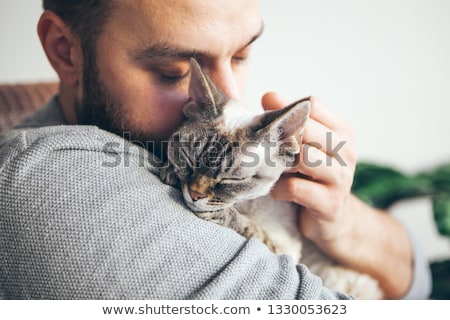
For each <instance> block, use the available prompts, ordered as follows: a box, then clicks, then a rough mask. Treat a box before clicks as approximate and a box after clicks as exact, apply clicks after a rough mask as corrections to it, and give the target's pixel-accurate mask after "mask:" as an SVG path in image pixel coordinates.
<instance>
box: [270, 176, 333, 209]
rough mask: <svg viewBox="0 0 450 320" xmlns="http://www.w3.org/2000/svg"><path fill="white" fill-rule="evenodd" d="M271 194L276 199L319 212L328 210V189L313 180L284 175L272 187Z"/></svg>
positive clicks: (329, 196) (329, 197)
mask: <svg viewBox="0 0 450 320" xmlns="http://www.w3.org/2000/svg"><path fill="white" fill-rule="evenodd" d="M271 195H272V196H273V197H274V198H275V199H277V200H284V201H291V202H294V203H297V204H299V205H301V206H304V207H305V208H307V209H309V210H312V211H316V212H319V213H324V212H330V211H331V205H330V207H328V204H329V203H330V204H331V201H330V199H331V198H332V197H331V195H330V191H329V189H328V188H327V187H326V186H324V185H322V184H320V183H317V182H315V181H311V180H307V179H302V178H298V177H296V176H293V175H284V176H282V177H281V178H280V180H278V182H277V183H276V185H275V187H274V188H273V189H272V192H271Z"/></svg>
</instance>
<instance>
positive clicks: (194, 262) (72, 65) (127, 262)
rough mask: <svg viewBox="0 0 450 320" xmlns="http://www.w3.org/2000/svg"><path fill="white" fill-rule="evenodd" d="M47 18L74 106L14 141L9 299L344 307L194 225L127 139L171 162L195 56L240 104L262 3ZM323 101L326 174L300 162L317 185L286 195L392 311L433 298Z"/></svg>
mask: <svg viewBox="0 0 450 320" xmlns="http://www.w3.org/2000/svg"><path fill="white" fill-rule="evenodd" d="M44 7H45V8H46V9H48V10H47V11H45V12H44V13H43V14H42V16H41V19H40V21H39V24H38V33H39V37H40V39H41V42H42V45H43V48H44V50H45V53H46V54H47V57H48V59H49V61H50V63H51V65H52V66H53V68H54V69H55V71H56V72H57V74H58V76H59V79H60V83H61V85H60V92H59V94H58V96H57V97H56V98H55V99H53V100H52V101H51V102H50V103H49V104H48V105H47V106H46V107H45V108H44V109H42V110H41V111H40V112H39V113H38V114H36V115H35V116H33V117H32V118H30V119H29V120H28V121H26V122H25V123H23V124H22V125H21V126H19V127H18V128H17V129H16V130H13V131H11V132H8V133H7V134H6V135H4V136H3V137H2V139H1V140H0V148H1V156H0V174H1V178H0V193H1V198H2V209H1V220H0V221H1V224H0V228H1V231H0V241H1V244H0V248H1V249H0V250H1V257H2V259H0V260H1V262H0V266H1V268H0V270H2V272H1V275H0V279H1V282H0V296H2V297H4V298H46V299H53V298H57V299H73V298H78V299H90V298H107V299H117V298H126V299H135V298H139V299H149V298H152V299H179V298H188V299H200V298H213V299H222V298H223V299H240V298H250V299H293V298H299V299H322V298H345V296H343V295H341V294H338V293H334V292H332V291H330V290H328V289H326V288H324V287H322V284H321V282H320V280H319V279H318V278H317V277H315V276H313V275H312V274H310V273H309V271H308V270H307V269H306V268H305V267H304V266H295V265H294V263H293V262H292V260H290V259H289V258H287V257H285V256H276V255H273V254H271V253H270V252H269V251H268V250H267V249H266V248H265V247H264V246H263V245H262V244H261V243H260V242H259V241H257V240H254V239H250V240H246V239H243V238H242V237H240V236H239V235H237V234H236V233H234V232H233V231H231V230H228V229H225V228H221V227H219V226H217V225H215V224H212V223H208V222H205V221H202V220H200V219H198V218H196V217H195V216H193V215H192V214H191V213H190V212H189V211H188V210H187V209H186V208H185V207H184V206H183V204H182V200H181V198H180V195H179V192H177V191H176V190H175V189H172V188H170V187H168V186H165V185H163V184H162V183H161V182H160V181H159V179H158V176H157V170H156V169H155V168H153V167H151V166H150V165H149V164H148V163H147V162H146V161H143V159H142V152H143V150H142V149H140V148H138V147H134V146H131V145H130V144H128V143H126V142H125V141H124V140H123V139H122V137H126V138H128V139H129V140H131V141H133V142H136V144H139V145H144V146H146V147H147V148H148V149H149V151H151V152H152V153H154V154H155V155H157V156H159V157H164V151H163V148H161V147H160V145H161V144H160V142H162V141H164V140H166V139H167V137H168V136H169V135H170V133H171V132H172V131H173V130H174V129H175V128H176V127H177V125H179V123H180V121H181V120H182V107H183V106H184V105H185V103H186V102H187V100H188V99H189V97H188V95H187V88H188V84H189V59H190V58H191V57H192V56H195V57H196V58H197V60H198V61H199V62H200V64H201V65H202V66H203V67H204V69H205V70H206V72H207V73H208V74H209V76H210V77H211V78H212V79H213V81H215V83H216V84H217V85H218V86H219V87H220V88H221V89H222V90H223V91H224V92H225V93H226V94H227V95H228V96H230V97H231V98H234V99H237V100H239V99H240V98H241V97H242V93H243V87H244V80H245V77H246V72H247V64H246V60H247V58H248V56H249V53H250V51H251V45H252V43H253V41H255V40H256V39H257V38H258V37H259V36H260V34H261V32H262V19H261V16H260V12H259V1H257V0H245V1H244V0H237V1H233V2H230V1H225V0H214V1H212V0H202V1H198V0H174V1H157V0H140V1H123V0H103V1H92V0H91V1H89V0H86V1H58V0H48V1H45V0H44ZM311 101H312V110H311V121H310V124H309V126H308V128H307V130H306V132H305V135H304V141H303V142H304V144H306V145H308V146H309V147H308V157H309V158H310V159H311V158H313V159H316V160H322V163H323V164H324V165H321V166H319V167H309V166H307V165H305V164H304V163H301V164H300V165H299V167H298V168H296V171H297V172H299V173H301V174H302V176H307V177H310V178H308V179H305V178H303V179H302V178H299V175H298V174H296V172H293V173H290V174H286V175H285V176H283V178H282V179H280V181H279V183H278V184H277V185H276V187H275V188H274V190H273V195H274V196H275V197H276V198H279V199H284V200H289V201H294V202H296V203H298V204H300V205H302V206H303V209H302V212H301V224H300V227H301V231H302V232H303V233H304V234H305V236H307V237H308V238H309V239H311V240H312V241H314V242H315V243H316V244H317V245H318V246H319V247H320V248H321V249H322V250H323V251H324V252H326V253H327V254H329V255H330V256H332V257H333V258H335V259H336V260H338V261H340V262H341V263H342V264H344V265H347V266H349V267H351V268H354V269H356V270H359V271H362V272H366V273H369V274H371V275H372V276H373V277H375V278H377V279H378V280H379V283H380V286H381V287H382V289H383V291H384V293H385V297H386V298H401V297H405V296H412V297H415V298H418V297H425V296H426V294H427V292H428V290H429V278H428V277H427V276H428V274H427V269H426V267H425V265H426V263H425V261H423V260H421V259H420V258H419V257H418V256H417V255H416V256H414V250H413V249H412V246H411V242H410V238H409V236H408V234H407V232H406V231H405V230H404V228H403V227H402V226H401V225H399V224H398V223H397V222H396V221H395V220H393V219H392V218H391V217H390V216H389V215H386V214H384V213H383V212H379V211H377V210H374V209H372V208H370V207H368V206H366V205H365V204H363V203H362V202H360V201H359V200H358V199H357V198H355V197H354V196H353V195H351V194H350V187H351V183H352V178H353V173H354V167H355V162H356V156H355V150H354V146H353V143H352V141H353V138H352V133H351V129H350V128H349V126H348V125H347V124H346V123H345V122H343V121H342V120H341V119H339V118H338V117H337V116H335V115H334V114H333V113H332V112H330V111H329V110H328V109H327V108H326V107H325V106H324V105H323V104H322V103H321V102H320V101H319V100H317V99H316V98H312V100H311ZM286 104H287V101H284V100H283V99H282V98H281V97H279V96H278V95H276V94H274V93H268V94H266V95H265V96H264V97H263V99H262V105H263V107H264V108H265V109H276V108H281V107H282V106H284V105H286ZM79 124H81V125H90V126H77V125H79ZM96 126H97V127H98V128H100V129H103V130H100V129H98V128H97V127H96ZM104 130H105V131H104ZM107 131H109V132H111V133H113V134H111V133H108V132H107ZM327 132H332V141H333V143H335V145H338V144H339V143H341V142H342V141H345V142H346V143H345V145H344V147H343V148H342V149H340V154H339V156H340V157H341V158H342V159H343V160H344V161H345V162H346V164H347V165H346V166H342V165H339V163H338V161H336V159H335V158H333V154H327V153H326V152H327V150H323V149H321V148H319V147H318V146H319V145H322V146H325V145H327V144H326V143H325V138H326V136H327V135H326V133H327ZM148 142H152V143H148ZM112 155H113V156H114V157H113V158H114V159H119V160H120V161H119V163H114V164H112V163H111V159H112V157H111V156H112ZM116 156H118V157H116ZM326 160H328V162H329V161H331V163H332V166H326V165H325V163H328V162H327V161H326ZM420 275H424V276H420Z"/></svg>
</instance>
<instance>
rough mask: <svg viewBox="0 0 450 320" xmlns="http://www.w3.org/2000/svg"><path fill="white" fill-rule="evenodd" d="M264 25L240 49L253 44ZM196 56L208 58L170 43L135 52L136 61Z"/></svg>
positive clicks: (206, 54) (182, 58)
mask: <svg viewBox="0 0 450 320" xmlns="http://www.w3.org/2000/svg"><path fill="white" fill-rule="evenodd" d="M263 30H264V25H263V23H261V28H260V29H259V31H258V33H257V34H255V35H254V36H253V37H252V38H251V39H250V41H249V42H247V43H246V44H245V45H244V46H243V47H242V48H241V49H244V48H246V47H248V46H249V45H251V44H252V43H253V42H255V41H256V40H257V39H258V38H259V37H260V36H261V34H262V33H263ZM196 56H208V53H207V52H201V51H196V50H185V49H182V48H178V47H175V46H173V45H172V44H170V43H159V44H154V45H152V46H150V47H147V48H145V49H139V50H137V51H136V55H135V57H136V59H137V60H141V59H155V58H167V59H180V60H184V59H186V60H187V59H190V58H192V57H194V58H195V57H196Z"/></svg>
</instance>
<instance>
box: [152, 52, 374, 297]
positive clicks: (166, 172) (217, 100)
mask: <svg viewBox="0 0 450 320" xmlns="http://www.w3.org/2000/svg"><path fill="white" fill-rule="evenodd" d="M189 95H190V101H189V102H188V103H187V104H186V106H185V107H184V110H183V112H184V115H185V118H186V120H185V121H184V123H183V124H182V126H181V127H180V128H179V129H178V130H177V131H176V132H174V133H173V134H172V136H171V138H170V139H169V147H168V155H167V156H168V160H167V161H166V162H165V164H164V165H163V166H162V168H161V171H160V172H161V179H162V181H164V182H165V183H167V184H170V185H172V186H176V187H178V188H179V189H180V190H181V192H182V194H183V198H184V201H185V203H186V205H187V206H188V207H189V208H190V209H191V210H192V211H193V212H194V213H195V214H196V215H197V216H198V217H200V218H202V219H205V220H207V221H212V222H215V223H217V224H219V225H222V226H224V227H228V228H231V229H233V230H235V231H236V232H238V233H239V234H241V235H242V236H244V237H246V238H250V237H257V238H259V239H260V240H261V241H262V242H263V243H265V244H266V245H267V246H268V248H269V249H270V250H272V251H273V252H274V253H277V254H288V255H290V256H291V257H292V259H294V261H295V262H296V263H303V264H305V265H307V266H308V268H309V269H310V270H311V271H312V272H313V273H315V274H316V275H318V276H319V277H321V278H322V280H323V282H324V284H325V286H327V287H329V288H331V289H334V290H337V291H341V292H345V293H348V294H351V295H353V296H355V297H356V298H360V299H377V298H381V297H382V292H381V290H380V289H379V287H378V284H377V282H376V281H375V280H374V279H372V278H370V277H369V276H368V275H365V274H360V273H357V272H355V271H352V270H349V269H346V268H344V267H341V266H339V265H337V264H336V263H335V262H334V261H332V260H331V259H330V258H328V257H327V256H325V255H324V254H322V253H321V252H320V250H319V249H318V248H317V247H315V246H314V244H312V243H311V242H309V241H308V240H306V239H305V238H302V236H301V234H300V232H299V229H298V227H297V226H298V206H297V205H295V204H293V203H290V202H284V201H276V200H274V199H273V198H271V197H270V195H269V192H270V190H271V188H272V187H273V185H274V184H275V182H276V181H277V180H278V179H279V177H280V175H281V174H282V173H283V172H284V171H286V170H287V169H289V167H292V166H294V165H295V161H296V158H298V157H296V155H298V153H299V152H300V141H301V135H302V132H303V130H304V128H305V125H306V123H307V120H308V118H309V109H310V102H309V100H308V99H303V100H300V101H297V102H295V103H293V104H291V105H289V106H287V107H285V108H283V109H280V110H276V111H269V112H264V113H260V114H254V113H252V112H250V111H248V109H246V108H245V107H244V106H242V104H241V103H239V102H237V101H233V100H231V99H229V98H228V97H227V96H226V95H225V94H224V93H223V92H221V90H220V89H219V88H218V87H217V86H216V85H215V84H214V83H213V81H212V80H211V79H210V78H209V77H208V75H207V74H206V73H205V72H204V70H203V69H202V68H201V67H200V65H199V64H198V63H197V62H196V60H195V59H191V79H190V85H189Z"/></svg>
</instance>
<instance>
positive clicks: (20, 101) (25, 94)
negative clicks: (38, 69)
mask: <svg viewBox="0 0 450 320" xmlns="http://www.w3.org/2000/svg"><path fill="white" fill-rule="evenodd" d="M57 90H58V84H57V83H56V82H36V83H19V84H0V132H2V131H5V130H6V129H8V128H10V127H12V126H13V125H15V124H17V123H19V122H20V121H21V120H23V119H24V118H25V117H27V116H29V115H31V114H32V113H33V112H34V111H35V110H37V109H38V108H39V107H41V106H43V105H44V103H45V102H47V101H48V100H49V99H50V97H51V96H52V95H54V94H55V93H56V92H57Z"/></svg>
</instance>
